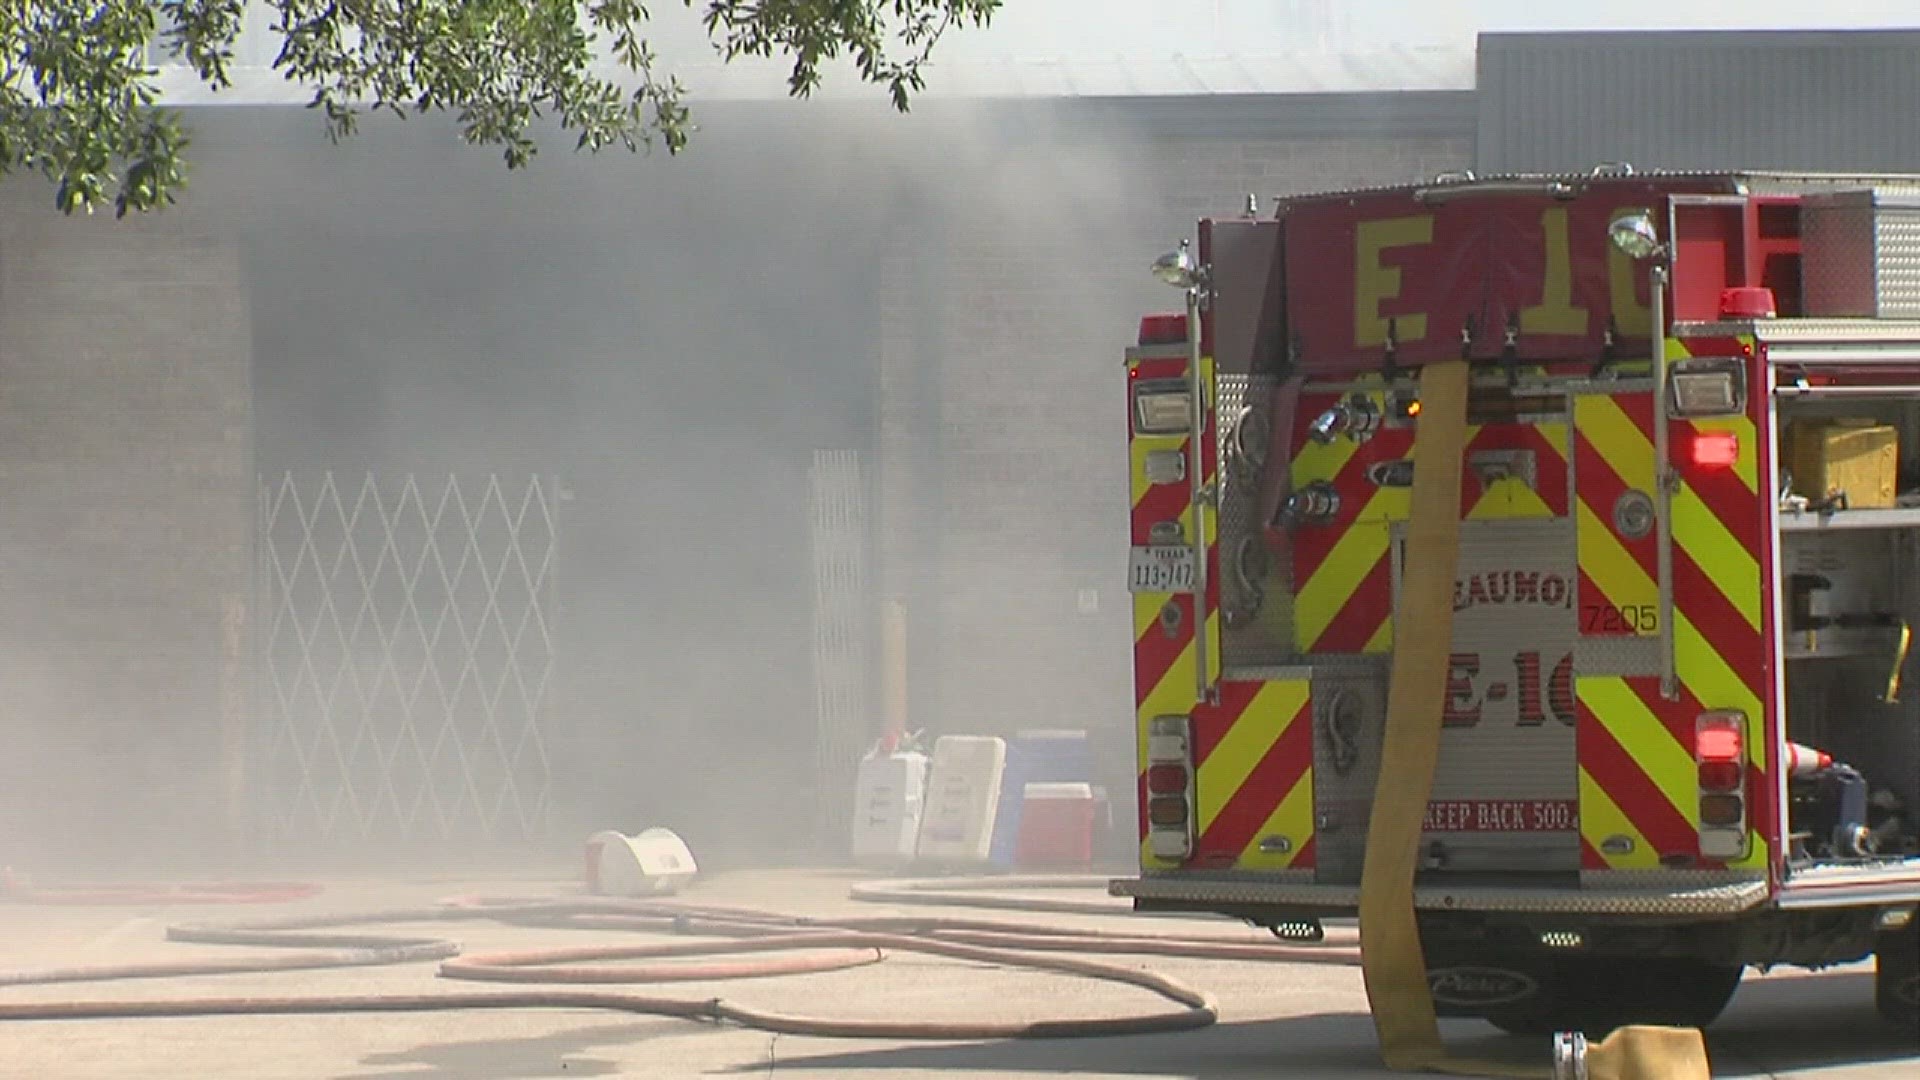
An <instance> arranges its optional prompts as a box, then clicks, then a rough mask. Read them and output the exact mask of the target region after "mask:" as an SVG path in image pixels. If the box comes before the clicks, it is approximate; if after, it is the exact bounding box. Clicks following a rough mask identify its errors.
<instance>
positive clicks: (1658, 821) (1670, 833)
mask: <svg viewBox="0 0 1920 1080" xmlns="http://www.w3.org/2000/svg"><path fill="white" fill-rule="evenodd" d="M1649 681H1651V683H1652V684H1653V685H1652V692H1651V693H1649V692H1648V690H1647V689H1646V688H1645V684H1647V683H1648V682H1649ZM1626 682H1627V684H1628V685H1629V686H1630V687H1632V688H1633V690H1634V692H1635V693H1636V694H1638V695H1639V697H1640V698H1641V699H1642V700H1643V701H1647V703H1648V705H1649V706H1650V707H1653V708H1654V711H1655V714H1656V715H1660V716H1662V718H1663V719H1665V712H1664V710H1662V709H1660V708H1658V705H1664V704H1666V703H1665V702H1661V701H1660V699H1659V680H1658V679H1653V680H1648V679H1628V680H1626ZM1579 716H1580V726H1579V728H1578V730H1577V732H1576V736H1577V738H1576V741H1577V747H1578V753H1579V758H1580V764H1581V766H1582V767H1584V768H1585V769H1586V770H1587V773H1588V775H1590V776H1592V777H1593V779H1594V782H1595V783H1597V784H1599V785H1600V787H1601V789H1602V790H1604V791H1606V793H1607V794H1608V795H1609V796H1610V797H1611V798H1612V799H1613V801H1614V803H1615V805H1617V806H1619V807H1620V811H1621V812H1622V813H1624V814H1626V815H1627V818H1628V820H1630V821H1632V822H1633V824H1634V826H1635V827H1636V828H1638V829H1639V830H1640V835H1642V836H1644V837H1646V838H1647V842H1648V843H1649V844H1652V845H1653V847H1654V851H1655V852H1657V853H1658V854H1660V855H1670V854H1683V855H1687V856H1688V857H1692V856H1694V855H1695V853H1696V852H1697V850H1698V846H1699V839H1698V833H1697V832H1696V831H1695V829H1694V827H1693V824H1692V823H1691V822H1690V821H1688V820H1687V819H1686V818H1685V817H1683V816H1681V814H1680V812H1679V810H1677V809H1675V807H1674V805H1673V804H1672V803H1671V802H1669V801H1668V799H1667V796H1666V794H1665V793H1663V792H1662V791H1661V790H1660V787H1659V785H1657V784H1655V783H1654V782H1653V780H1652V779H1651V778H1650V777H1648V776H1647V774H1646V773H1645V772H1643V771H1641V769H1640V766H1639V763H1637V762H1636V761H1634V759H1633V755H1632V754H1630V753H1628V752H1627V750H1626V749H1625V748H1624V747H1622V746H1621V745H1620V743H1619V741H1618V740H1616V739H1615V738H1614V737H1613V733H1612V732H1610V731H1608V730H1607V729H1606V727H1605V726H1604V725H1602V724H1601V723H1600V720H1599V718H1598V717H1596V716H1594V715H1593V712H1592V709H1591V708H1590V707H1589V706H1588V704H1587V703H1586V702H1585V701H1581V702H1580V703H1579Z"/></svg>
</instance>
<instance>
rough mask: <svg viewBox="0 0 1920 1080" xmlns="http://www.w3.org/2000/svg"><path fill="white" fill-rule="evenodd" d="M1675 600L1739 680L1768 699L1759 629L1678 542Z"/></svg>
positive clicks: (1678, 607)
mask: <svg viewBox="0 0 1920 1080" xmlns="http://www.w3.org/2000/svg"><path fill="white" fill-rule="evenodd" d="M1673 603H1674V607H1675V608H1676V609H1678V610H1679V611H1681V612H1684V613H1685V614H1686V616H1687V621H1688V622H1690V623H1692V624H1693V628H1694V629H1695V630H1698V631H1699V632H1700V636H1701V637H1703V638H1705V639H1706V642H1707V644H1708V645H1709V646H1711V647H1712V648H1713V651H1714V652H1717V653H1719V654H1720V659H1722V660H1724V661H1726V664H1727V666H1728V667H1730V668H1732V669H1733V672H1734V674H1735V675H1737V676H1739V678H1740V681H1741V682H1744V683H1746V684H1747V688H1748V689H1749V690H1750V691H1752V693H1753V696H1754V697H1757V698H1760V699H1761V700H1765V699H1766V694H1765V692H1764V691H1763V690H1762V687H1761V676H1762V674H1763V673H1764V671H1765V667H1766V658H1765V656H1764V653H1765V650H1764V648H1763V647H1762V646H1763V643H1764V639H1763V636H1762V634H1761V632H1760V631H1758V630H1754V629H1752V628H1751V627H1749V626H1748V625H1747V620H1746V619H1745V618H1744V617H1742V616H1741V614H1740V612H1739V610H1738V609H1736V608H1735V607H1734V606H1733V603H1732V602H1731V601H1729V600H1728V599H1727V597H1726V594H1725V593H1722V592H1721V591H1720V587H1719V586H1718V585H1715V584H1714V583H1713V581H1712V579H1710V578H1708V577H1707V575H1706V572H1705V571H1704V570H1702V569H1701V568H1700V565H1699V564H1698V563H1696V562H1694V561H1693V556H1691V555H1689V554H1688V553H1687V550H1686V548H1684V547H1681V546H1680V545H1679V544H1675V545H1674V546H1673ZM1731 704H1732V702H1721V703H1720V704H1719V705H1718V706H1716V707H1718V708H1725V707H1726V706H1728V705H1731Z"/></svg>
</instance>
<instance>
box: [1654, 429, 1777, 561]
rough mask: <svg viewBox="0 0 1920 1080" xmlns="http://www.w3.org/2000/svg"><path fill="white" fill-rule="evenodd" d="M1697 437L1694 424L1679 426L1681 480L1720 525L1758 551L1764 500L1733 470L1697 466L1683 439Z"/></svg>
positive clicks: (1676, 455)
mask: <svg viewBox="0 0 1920 1080" xmlns="http://www.w3.org/2000/svg"><path fill="white" fill-rule="evenodd" d="M1697 434H1701V432H1700V430H1699V429H1698V428H1696V427H1695V426H1694V425H1692V424H1682V425H1679V431H1677V432H1676V435H1677V436H1678V438H1676V439H1675V441H1676V442H1679V443H1680V444H1681V445H1678V446H1676V447H1674V458H1675V459H1676V461H1677V463H1678V466H1679V472H1680V475H1681V477H1682V478H1683V479H1685V480H1686V482H1687V486H1688V487H1689V488H1692V489H1693V493H1694V494H1695V495H1698V496H1699V497H1700V501H1701V502H1703V503H1705V504H1706V506H1707V509H1708V510H1711V511H1713V516H1714V517H1717V518H1719V519H1720V523H1721V524H1723V525H1725V526H1726V527H1727V531H1728V532H1730V533H1732V534H1733V537H1734V539H1736V540H1738V541H1740V543H1741V545H1742V546H1744V547H1746V548H1747V549H1749V550H1754V551H1756V552H1757V549H1758V547H1759V541H1760V534H1761V532H1762V529H1763V518H1764V515H1765V510H1764V507H1763V505H1762V503H1761V502H1760V498H1761V497H1760V496H1759V495H1757V494H1755V493H1754V492H1751V491H1748V490H1747V485H1745V484H1743V483H1741V482H1740V477H1739V475H1738V474H1737V473H1735V472H1734V471H1733V469H1732V468H1731V467H1728V468H1707V467H1703V466H1698V465H1694V464H1693V463H1692V460H1691V458H1690V456H1689V452H1688V446H1689V444H1688V443H1687V442H1685V441H1684V440H1689V439H1691V438H1693V437H1694V436H1695V435H1697Z"/></svg>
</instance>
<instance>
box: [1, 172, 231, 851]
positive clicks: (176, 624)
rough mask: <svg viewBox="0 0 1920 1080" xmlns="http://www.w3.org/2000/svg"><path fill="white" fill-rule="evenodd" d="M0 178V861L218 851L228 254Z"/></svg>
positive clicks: (189, 236) (226, 565)
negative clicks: (96, 214)
mask: <svg viewBox="0 0 1920 1080" xmlns="http://www.w3.org/2000/svg"><path fill="white" fill-rule="evenodd" d="M51 201H52V200H51V195H50V194H48V192H47V190H46V189H44V188H43V187H42V186H41V185H39V184H37V183H35V182H32V181H25V180H22V181H17V182H10V183H9V184H7V185H5V186H3V187H0V693H3V694H4V701H5V703H6V705H5V709H4V711H0V747H4V749H3V750H0V864H10V865H16V866H20V867H21V868H23V869H28V868H42V867H50V866H58V865H61V864H63V863H70V862H85V861H92V860H97V859H111V860H113V861H115V862H124V861H128V860H131V861H132V862H135V863H138V862H160V861H170V862H179V861H182V860H188V859H218V858H220V857H222V856H224V855H225V854H226V852H225V851H224V850H222V849H221V845H222V844H223V843H224V841H225V840H226V839H227V835H226V833H225V827H226V826H227V825H228V824H229V823H230V820H231V819H230V818H229V817H228V816H227V810H228V808H229V806H230V805H232V804H231V802H230V800H232V799H233V798H235V797H236V796H237V791H236V790H234V789H233V788H231V787H229V786H228V774H227V773H226V772H225V771H224V769H223V762H225V761H229V760H232V758H231V756H230V755H228V754H227V753H226V752H225V751H227V750H229V749H231V748H232V747H233V746H234V745H235V744H234V743H233V742H231V741H230V740H233V739H236V738H238V737H240V736H241V735H242V734H243V733H242V732H241V731H240V730H239V729H238V728H237V727H235V726H233V725H235V724H236V723H237V722H239V721H242V720H243V716H244V714H243V711H242V702H241V701H240V699H239V698H238V697H236V695H238V694H242V693H244V684H245V675H246V672H245V668H244V666H243V664H244V660H245V654H244V652H243V651H242V650H243V647H244V644H245V639H244V619H245V614H246V608H245V605H246V597H247V588H248V567H249V560H250V558H251V556H250V536H251V526H252V518H251V513H252V510H251V505H252V504H251V479H250V477H251V466H250V454H251V449H250V448H251V439H252V433H251V430H250V415H251V400H250V389H249V360H250V348H251V347H250V343H249V340H248V318H247V309H246V291H245V287H244V284H243V281H244V277H243V272H242V267H241V263H240V258H239V254H238V251H237V249H236V248H235V247H234V246H232V245H231V244H229V243H226V242H224V241H222V240H221V239H219V238H218V237H216V236H215V235H213V234H211V233H209V232H207V231H204V230H200V229H196V228H194V227H193V226H192V225H191V224H190V223H188V222H187V221H185V220H184V219H183V217H182V216H181V215H179V214H170V215H164V216H162V217H161V218H158V219H154V220H149V221H133V220H126V221H119V222H115V221H113V220H112V218H111V215H110V214H107V215H101V218H100V219H96V220H85V219H81V220H71V219H65V218H62V217H61V216H60V215H58V214H57V213H54V212H53V211H51V210H50V209H48V206H49V204H50V203H51Z"/></svg>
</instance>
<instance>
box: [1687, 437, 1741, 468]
mask: <svg viewBox="0 0 1920 1080" xmlns="http://www.w3.org/2000/svg"><path fill="white" fill-rule="evenodd" d="M1687 457H1688V459H1689V460H1691V461H1692V462H1693V464H1694V465H1695V466H1696V467H1698V468H1702V469H1730V468H1732V467H1733V466H1735V465H1737V464H1739V462H1740V436H1738V435H1735V434H1734V433H1733V432H1731V431H1701V432H1696V433H1695V434H1694V436H1693V441H1692V442H1691V443H1690V444H1688V447H1687Z"/></svg>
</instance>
